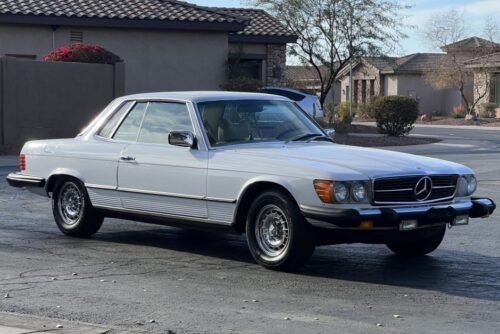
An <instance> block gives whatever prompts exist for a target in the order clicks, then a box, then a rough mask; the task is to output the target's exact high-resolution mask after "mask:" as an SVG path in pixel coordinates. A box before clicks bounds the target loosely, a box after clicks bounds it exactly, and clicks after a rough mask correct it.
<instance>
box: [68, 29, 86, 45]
mask: <svg viewBox="0 0 500 334" xmlns="http://www.w3.org/2000/svg"><path fill="white" fill-rule="evenodd" d="M69 41H70V42H74V43H81V42H83V32H82V31H71V32H70V33H69Z"/></svg>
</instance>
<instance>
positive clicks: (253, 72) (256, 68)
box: [238, 59, 262, 80]
mask: <svg viewBox="0 0 500 334" xmlns="http://www.w3.org/2000/svg"><path fill="white" fill-rule="evenodd" d="M238 70H239V72H240V74H241V75H243V76H245V77H248V78H252V79H257V80H262V60H260V59H240V63H239V68H238Z"/></svg>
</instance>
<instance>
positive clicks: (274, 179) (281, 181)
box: [233, 175, 295, 224]
mask: <svg viewBox="0 0 500 334" xmlns="http://www.w3.org/2000/svg"><path fill="white" fill-rule="evenodd" d="M289 179H290V178H289V177H287V178H285V177H282V176H278V175H262V176H257V177H254V178H251V179H250V180H248V181H247V182H245V184H244V185H243V187H242V188H241V190H240V192H239V194H238V197H237V199H236V208H235V210H234V214H233V224H236V223H237V215H238V211H239V209H240V205H241V203H242V198H243V197H244V196H245V194H246V192H247V191H248V189H250V188H251V187H252V186H254V185H256V184H259V183H271V184H274V185H276V186H278V187H281V188H284V189H285V190H286V191H288V192H289V193H290V194H291V195H292V197H294V195H293V191H292V189H293V187H292V186H291V184H290V182H289ZM294 198H295V197H294Z"/></svg>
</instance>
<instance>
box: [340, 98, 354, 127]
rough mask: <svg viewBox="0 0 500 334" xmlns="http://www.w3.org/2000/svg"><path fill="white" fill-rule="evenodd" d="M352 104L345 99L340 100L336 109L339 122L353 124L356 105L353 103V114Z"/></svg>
mask: <svg viewBox="0 0 500 334" xmlns="http://www.w3.org/2000/svg"><path fill="white" fill-rule="evenodd" d="M350 105H351V103H350V102H345V101H344V102H340V103H339V104H338V105H337V108H336V111H335V117H336V118H337V120H338V122H340V123H345V124H351V122H352V118H353V117H354V115H355V114H356V105H355V104H354V103H353V104H352V115H351V110H350Z"/></svg>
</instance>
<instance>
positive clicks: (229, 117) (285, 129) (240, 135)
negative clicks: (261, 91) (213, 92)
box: [198, 100, 324, 146]
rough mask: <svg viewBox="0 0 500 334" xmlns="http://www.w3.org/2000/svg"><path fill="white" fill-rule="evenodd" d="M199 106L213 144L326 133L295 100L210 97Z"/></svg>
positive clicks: (278, 139) (289, 138) (290, 138)
mask: <svg viewBox="0 0 500 334" xmlns="http://www.w3.org/2000/svg"><path fill="white" fill-rule="evenodd" d="M198 110H199V111H200V115H201V118H202V121H203V124H204V126H205V131H206V132H207V136H208V140H209V141H210V144H211V145H212V146H220V145H228V144H241V143H249V142H263V141H285V142H287V141H289V140H295V139H302V138H303V139H306V138H310V137H314V136H324V133H323V132H322V131H321V129H320V128H319V127H318V126H317V125H316V124H315V123H314V122H312V121H311V120H310V119H309V118H308V117H307V116H306V115H305V114H304V112H303V111H302V110H300V109H299V108H298V107H297V106H296V105H295V104H294V103H292V102H287V101H273V100H234V101H210V102H202V103H198Z"/></svg>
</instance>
